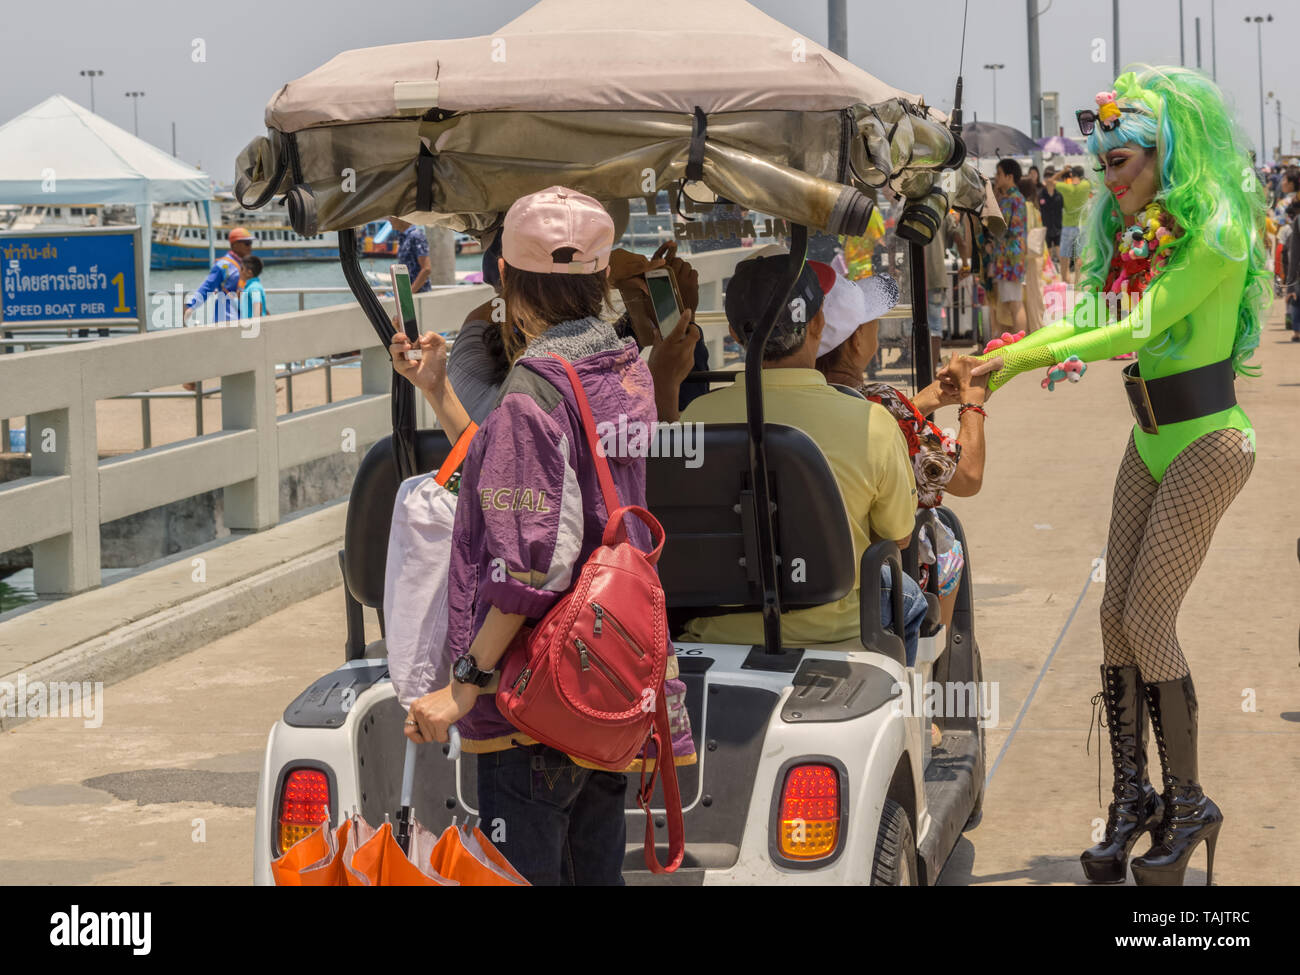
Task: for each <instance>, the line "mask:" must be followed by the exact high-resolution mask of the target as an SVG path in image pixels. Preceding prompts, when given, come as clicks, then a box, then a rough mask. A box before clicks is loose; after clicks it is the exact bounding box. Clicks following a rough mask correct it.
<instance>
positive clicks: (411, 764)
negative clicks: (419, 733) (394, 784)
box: [402, 738, 417, 809]
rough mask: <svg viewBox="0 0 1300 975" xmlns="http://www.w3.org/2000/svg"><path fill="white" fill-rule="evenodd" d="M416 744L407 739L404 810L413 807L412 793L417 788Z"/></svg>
mask: <svg viewBox="0 0 1300 975" xmlns="http://www.w3.org/2000/svg"><path fill="white" fill-rule="evenodd" d="M416 747H417V746H416V744H415V742H413V741H411V739H409V738H408V739H406V760H405V761H404V762H403V763H402V808H403V809H409V808H410V806H411V793H412V792H413V791H414V787H415V749H416Z"/></svg>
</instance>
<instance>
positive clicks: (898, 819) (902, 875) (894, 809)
mask: <svg viewBox="0 0 1300 975" xmlns="http://www.w3.org/2000/svg"><path fill="white" fill-rule="evenodd" d="M916 885H917V874H916V841H915V839H914V838H913V836H912V823H911V822H910V821H909V820H908V818H907V810H905V809H904V808H903V807H902V806H900V805H899V804H898V803H896V802H895V801H894V800H893V799H886V800H885V808H884V810H883V811H882V812H881V814H880V832H879V833H877V834H876V856H875V860H874V861H873V862H872V864H871V886H872V887H915V886H916Z"/></svg>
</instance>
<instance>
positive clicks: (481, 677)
mask: <svg viewBox="0 0 1300 975" xmlns="http://www.w3.org/2000/svg"><path fill="white" fill-rule="evenodd" d="M494 673H496V671H494V670H479V669H478V661H476V660H475V659H474V658H473V657H471V656H470V655H469V654H467V653H462V654H461V655H460V656H459V657H457V658H456V660H455V662H454V663H453V664H452V665H451V676H452V677H454V678H456V680H457V681H459V682H460V683H462V684H475V685H477V686H478V687H487V685H488V682H489V681H490V680H492V675H493V674H494Z"/></svg>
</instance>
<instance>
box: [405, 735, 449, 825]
mask: <svg viewBox="0 0 1300 975" xmlns="http://www.w3.org/2000/svg"><path fill="white" fill-rule="evenodd" d="M418 747H419V746H418V745H416V744H415V742H413V741H411V739H409V738H408V739H406V757H405V759H404V760H403V762H402V808H404V809H406V808H409V807H410V805H411V793H412V792H414V791H415V755H416V751H415V750H416V748H418ZM442 753H443V754H444V755H446V756H447V760H448V761H450V762H454V761H456V759H458V758H460V729H459V728H457V727H456V726H455V725H454V724H453V725H449V726H448V728H447V744H445V745H443V746H442Z"/></svg>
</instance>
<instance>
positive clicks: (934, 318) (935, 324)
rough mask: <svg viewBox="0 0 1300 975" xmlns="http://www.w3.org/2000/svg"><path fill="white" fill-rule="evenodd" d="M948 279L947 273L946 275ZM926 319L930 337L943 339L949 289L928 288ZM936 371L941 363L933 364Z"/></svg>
mask: <svg viewBox="0 0 1300 975" xmlns="http://www.w3.org/2000/svg"><path fill="white" fill-rule="evenodd" d="M944 277H947V273H946V272H945V273H944ZM926 292H927V294H926V306H927V307H926V318H927V319H928V324H929V328H930V337H931V338H935V339H940V338H943V313H944V310H945V309H946V308H947V307H948V289H947V288H946V287H944V288H927V289H926ZM932 365H933V366H934V368H935V369H938V368H939V363H937V362H935V363H932Z"/></svg>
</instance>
